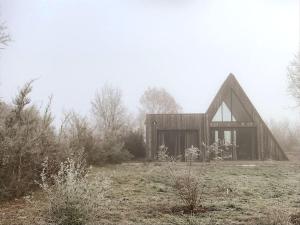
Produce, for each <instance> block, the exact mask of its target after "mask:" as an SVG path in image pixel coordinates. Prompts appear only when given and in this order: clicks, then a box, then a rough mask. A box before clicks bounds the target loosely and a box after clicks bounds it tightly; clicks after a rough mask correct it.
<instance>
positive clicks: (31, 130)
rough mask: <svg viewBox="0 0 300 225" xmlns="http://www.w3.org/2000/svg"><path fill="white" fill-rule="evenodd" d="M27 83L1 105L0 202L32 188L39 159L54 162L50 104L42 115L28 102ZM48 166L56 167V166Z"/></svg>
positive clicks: (39, 164)
mask: <svg viewBox="0 0 300 225" xmlns="http://www.w3.org/2000/svg"><path fill="white" fill-rule="evenodd" d="M31 84H32V82H29V83H27V84H26V85H25V86H24V87H23V88H22V89H21V90H20V91H19V93H18V95H17V96H16V97H15V99H14V100H13V104H12V105H8V104H5V103H2V104H1V105H0V108H1V110H0V117H1V119H0V180H1V182H0V201H1V200H7V199H11V198H14V197H20V196H22V195H24V194H26V193H28V192H29V191H31V190H32V189H34V188H35V187H37V185H36V183H35V182H34V180H37V179H38V178H39V173H40V171H41V163H42V159H43V158H44V157H45V156H48V157H49V162H51V163H52V162H54V164H55V162H57V161H58V160H57V157H58V154H57V153H56V137H55V133H54V129H53V127H52V125H51V124H52V120H53V119H52V116H51V113H50V110H49V109H50V103H49V104H48V106H47V107H46V109H45V112H44V113H43V114H42V113H40V112H39V110H38V109H37V108H36V107H35V106H34V105H29V104H30V98H29V97H28V95H29V94H30V92H31V90H32V86H31ZM54 164H51V166H50V168H51V169H53V170H55V167H56V166H55V165H54Z"/></svg>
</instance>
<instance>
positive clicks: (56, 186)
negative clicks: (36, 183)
mask: <svg viewBox="0 0 300 225" xmlns="http://www.w3.org/2000/svg"><path fill="white" fill-rule="evenodd" d="M43 166H44V169H43V172H42V173H41V180H42V182H41V184H40V186H41V188H42V190H43V191H44V192H45V193H46V196H47V206H48V207H47V209H48V211H47V213H46V215H45V219H46V222H48V223H50V224H55V225H85V224H93V223H94V222H95V219H96V216H97V215H99V213H101V210H102V207H104V206H105V204H106V203H107V200H106V198H105V194H106V193H107V191H108V190H109V188H110V179H109V178H108V177H104V176H100V175H97V176H95V177H93V178H90V179H89V177H88V175H87V173H86V170H85V169H84V168H85V167H84V164H83V163H81V162H79V163H76V162H75V161H74V160H72V159H68V160H67V161H66V162H64V163H61V165H60V169H59V171H58V173H57V175H55V176H52V180H51V181H49V179H48V177H49V176H48V175H47V161H45V163H44V165H43Z"/></svg>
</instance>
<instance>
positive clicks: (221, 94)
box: [206, 73, 287, 159]
mask: <svg viewBox="0 0 300 225" xmlns="http://www.w3.org/2000/svg"><path fill="white" fill-rule="evenodd" d="M230 90H232V91H233V92H234V93H235V94H236V96H237V98H238V99H239V101H240V102H241V104H242V106H243V107H244V109H245V111H246V112H247V113H248V114H249V115H250V117H251V119H252V121H253V122H256V124H260V127H261V130H263V131H265V132H267V133H268V135H269V136H270V137H271V139H272V140H273V142H274V143H275V144H276V145H277V148H278V149H279V151H280V152H281V154H282V155H283V156H284V158H286V159H287V157H286V155H285V153H284V151H283V148H282V147H281V146H280V144H279V143H278V141H277V140H276V138H275V137H274V135H273V134H272V132H271V131H270V129H269V128H268V126H267V125H266V123H265V122H264V121H263V119H262V118H261V116H260V115H259V113H258V112H257V110H256V108H255V107H254V105H253V104H252V102H251V101H250V99H249V97H248V96H247V94H246V93H245V91H244V90H243V88H242V87H241V85H240V84H239V82H238V81H237V79H236V78H235V76H234V75H233V74H232V73H230V74H229V75H228V77H227V79H226V80H225V81H224V83H223V84H222V86H221V88H220V90H219V91H218V93H217V94H216V96H215V97H214V99H213V101H212V103H211V104H210V106H209V107H208V109H207V111H206V114H207V117H208V121H209V122H210V121H212V119H213V117H214V115H215V113H216V112H217V110H218V108H219V106H220V105H221V104H222V102H223V101H224V98H225V96H226V94H227V93H228V92H230ZM263 131H261V132H263ZM259 135H262V133H260V134H259Z"/></svg>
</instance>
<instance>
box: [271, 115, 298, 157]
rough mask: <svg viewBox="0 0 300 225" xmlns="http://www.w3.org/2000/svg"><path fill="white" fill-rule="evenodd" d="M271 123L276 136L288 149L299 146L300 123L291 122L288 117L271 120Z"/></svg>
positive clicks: (292, 149) (291, 149)
mask: <svg viewBox="0 0 300 225" xmlns="http://www.w3.org/2000/svg"><path fill="white" fill-rule="evenodd" d="M269 125H270V129H271V131H272V133H273V134H274V136H275V137H276V138H277V140H278V141H279V143H280V144H281V145H282V147H284V148H285V149H286V150H287V151H289V152H290V151H294V150H295V149H298V148H299V146H300V141H299V133H300V126H299V123H295V122H293V123H291V121H289V120H288V119H284V120H281V121H276V120H271V121H270V123H269Z"/></svg>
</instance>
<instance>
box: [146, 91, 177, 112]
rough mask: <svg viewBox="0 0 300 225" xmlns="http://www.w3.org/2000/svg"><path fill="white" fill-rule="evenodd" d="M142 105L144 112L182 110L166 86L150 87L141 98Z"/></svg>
mask: <svg viewBox="0 0 300 225" xmlns="http://www.w3.org/2000/svg"><path fill="white" fill-rule="evenodd" d="M140 105H141V111H142V112H144V113H178V112H180V111H181V110H182V108H181V106H180V105H179V104H178V103H177V102H176V100H175V99H174V97H173V96H172V95H171V94H170V93H168V92H167V91H166V90H165V89H164V88H155V87H154V88H148V89H147V90H146V91H145V92H144V94H143V95H142V97H141V98H140Z"/></svg>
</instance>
